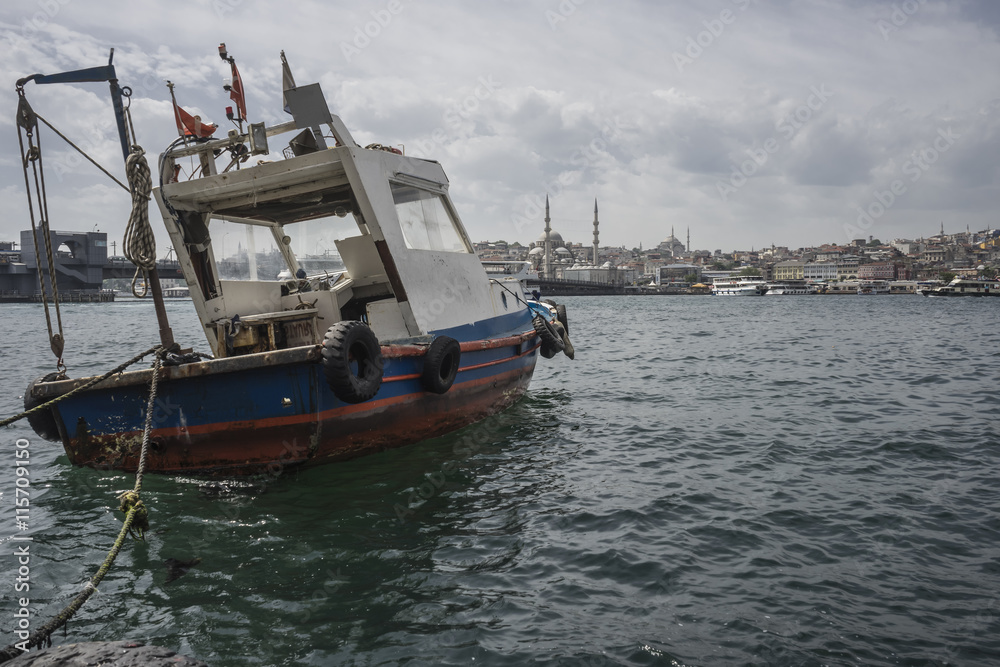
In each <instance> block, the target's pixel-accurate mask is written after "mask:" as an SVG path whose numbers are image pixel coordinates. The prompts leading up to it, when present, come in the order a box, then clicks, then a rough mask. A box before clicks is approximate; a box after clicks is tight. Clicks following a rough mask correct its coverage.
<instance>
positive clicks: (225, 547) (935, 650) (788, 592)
mask: <svg viewBox="0 0 1000 667" xmlns="http://www.w3.org/2000/svg"><path fill="white" fill-rule="evenodd" d="M560 301H565V302H566V303H567V305H568V307H569V313H570V326H571V334H572V336H573V340H574V343H575V344H576V349H577V358H576V360H575V361H570V360H569V359H567V358H565V357H562V356H559V357H557V358H555V359H552V360H548V361H546V360H539V366H538V368H537V370H536V373H535V378H534V381H533V383H532V386H531V390H530V391H529V393H528V395H527V396H526V398H525V399H524V400H522V401H521V402H520V403H519V404H517V405H516V406H515V407H513V408H512V409H510V410H508V411H507V412H505V413H503V414H502V415H499V416H497V417H494V418H491V419H489V420H487V421H486V422H483V423H481V424H478V425H475V426H472V427H470V428H467V429H465V430H463V431H461V432H459V433H457V434H454V435H452V436H449V437H445V438H440V439H437V440H433V441H428V442H425V443H421V444H418V445H414V446H411V447H407V448H404V449H401V450H396V451H391V452H386V453H383V454H380V455H376V456H373V457H369V458H366V459H361V460H357V461H352V462H348V463H345V464H341V465H336V466H328V467H325V468H320V469H315V470H309V471H305V472H286V473H284V474H281V475H279V476H277V477H276V478H275V479H270V480H264V481H262V482H259V483H256V484H254V485H244V486H240V485H235V484H234V485H229V486H219V485H212V486H210V487H205V486H204V485H203V482H202V481H200V480H194V479H179V478H169V477H158V476H149V477H146V480H145V483H144V491H145V497H146V501H147V504H148V505H149V506H150V507H151V517H150V518H151V522H152V525H153V531H152V534H151V535H149V537H148V539H147V541H146V542H145V543H135V544H130V545H129V546H127V547H126V549H125V550H123V552H122V554H121V556H120V557H119V559H118V564H117V566H116V567H115V569H113V570H112V572H111V574H110V575H109V576H108V577H107V579H105V581H104V583H103V584H102V586H101V587H100V593H99V594H98V595H97V596H95V597H94V598H93V599H91V601H90V602H88V604H87V605H86V606H85V607H84V609H83V610H82V611H81V612H80V613H79V615H78V617H77V620H74V621H73V622H72V623H71V625H70V630H69V636H68V637H67V638H66V639H63V638H61V637H57V641H58V642H65V641H87V640H94V639H104V640H111V639H124V638H129V639H137V640H142V641H145V642H147V643H156V644H160V645H164V646H168V647H170V648H173V649H175V650H178V651H180V652H182V653H185V654H188V655H192V656H195V657H198V658H201V659H203V660H206V661H207V662H209V663H210V664H212V665H215V666H218V667H222V666H236V665H341V664H342V665H439V664H440V665H469V664H483V665H524V664H529V663H531V664H535V663H539V664H555V665H674V664H681V665H938V664H956V665H995V664H1000V639H998V637H1000V620H998V619H1000V481H998V479H1000V434H998V427H997V416H998V415H997V404H998V401H1000V390H998V386H997V380H998V369H1000V332H998V323H1000V299H996V300H993V299H983V300H979V299H968V300H965V299H955V300H949V299H925V298H922V297H911V296H891V297H878V298H874V297H853V296H846V297H788V298H761V299H724V298H711V297H631V298H628V297H591V298H577V299H560ZM169 309H170V313H171V316H172V319H173V327H174V332H175V334H176V335H177V337H178V338H179V339H181V340H184V341H186V342H188V343H192V342H193V343H195V344H196V346H197V347H198V348H199V349H201V350H203V351H204V350H205V349H206V346H205V344H204V341H203V339H201V338H200V337H199V334H198V330H197V324H196V322H195V318H194V314H193V309H192V307H191V305H190V303H184V302H175V303H170V304H169ZM0 315H2V317H0V335H2V341H3V342H2V347H0V368H2V373H3V375H2V377H3V380H4V382H3V387H4V389H3V392H2V395H0V413H2V414H4V415H9V414H12V413H14V412H16V411H18V409H19V407H20V396H21V395H22V394H23V390H24V387H25V386H26V385H27V383H28V382H29V381H30V380H31V379H32V378H34V377H36V376H38V375H41V374H42V373H44V372H48V371H49V370H51V368H50V367H51V361H50V360H51V353H50V352H49V351H48V346H47V344H46V342H45V336H44V319H43V317H42V314H41V310H40V307H39V306H27V305H24V306H22V305H2V306H0ZM63 320H64V323H65V324H66V337H67V340H68V343H67V350H66V361H67V365H68V366H69V369H70V373H71V374H72V375H74V376H81V375H86V374H91V373H95V372H100V371H104V370H107V369H110V368H111V367H113V366H114V365H116V364H117V363H118V362H119V361H121V360H124V359H127V358H128V357H130V356H131V355H133V354H135V353H136V352H138V351H141V350H143V349H146V348H148V347H150V346H151V345H153V344H154V343H155V342H156V327H155V323H154V320H153V317H152V313H151V306H150V305H149V304H148V303H142V302H119V303H115V304H104V305H98V304H79V305H76V304H72V305H67V306H64V309H63ZM0 437H2V445H3V448H4V449H3V451H5V452H7V454H8V456H6V457H3V459H2V460H4V461H6V463H5V464H4V465H3V466H2V468H0V491H2V492H3V495H2V496H0V501H2V507H3V513H2V516H3V517H5V518H4V519H2V522H3V523H2V524H0V528H2V529H0V540H2V541H3V545H2V546H0V563H2V566H0V572H6V573H8V575H7V576H6V577H5V578H4V581H0V595H2V601H0V604H2V607H3V608H2V609H0V631H2V632H3V640H4V643H5V644H6V643H9V642H10V641H11V640H12V639H13V635H12V634H11V628H12V626H13V620H14V619H13V616H12V613H13V610H14V601H13V598H14V591H13V572H14V569H15V562H14V558H13V556H12V555H11V553H12V547H13V542H10V541H9V540H10V537H9V536H10V535H13V534H14V532H15V528H14V521H13V517H14V510H13V497H12V496H13V491H14V476H13V470H14V468H13V459H12V458H11V456H10V452H11V451H12V450H13V448H14V442H15V440H16V439H17V438H19V437H24V438H27V439H29V440H30V442H31V445H30V451H31V461H32V464H31V465H32V472H33V476H32V478H31V479H32V492H33V495H32V498H31V503H32V505H31V529H30V531H29V534H30V535H32V536H33V538H34V541H33V543H32V546H31V550H32V562H31V576H32V583H31V606H32V610H33V611H34V612H35V613H36V614H37V615H38V618H36V619H35V620H34V622H35V623H36V624H38V625H40V624H41V623H42V622H43V620H47V619H48V618H49V617H50V616H51V615H52V614H54V613H55V612H56V611H57V610H58V609H60V608H61V607H62V605H64V604H65V603H66V601H67V600H68V599H69V597H70V596H72V595H73V594H74V593H75V592H76V591H78V590H80V588H81V587H82V585H83V583H84V582H85V581H86V580H87V579H88V578H89V577H90V576H91V574H92V573H93V572H94V571H95V570H96V568H97V567H98V566H99V564H100V563H101V561H102V560H103V559H104V556H105V554H106V552H107V549H108V548H109V547H110V545H111V543H112V541H113V539H114V536H115V535H116V534H117V531H118V528H119V526H120V521H121V514H120V513H118V512H116V511H115V508H116V506H117V502H116V500H115V496H116V494H117V493H119V492H120V491H122V490H124V489H126V488H129V487H131V485H132V483H133V480H132V478H131V477H130V476H127V475H124V474H115V473H107V472H98V471H92V470H81V469H75V468H73V467H71V466H70V465H69V463H68V461H67V459H66V457H65V455H64V454H63V453H62V451H61V447H60V446H58V445H54V444H52V443H46V442H44V441H41V440H40V439H38V438H37V437H36V436H35V435H34V434H33V433H32V432H31V431H30V428H29V427H28V426H27V425H26V424H22V423H18V424H16V425H15V426H13V427H10V428H7V429H4V430H0ZM196 557H197V558H201V559H202V560H201V562H200V563H199V564H197V565H196V566H195V567H193V568H192V569H190V570H189V571H188V572H187V573H186V574H184V575H183V576H181V577H180V578H178V579H176V580H175V581H171V582H169V583H168V582H167V569H166V568H165V566H164V565H163V561H164V560H166V559H168V558H175V559H180V560H189V559H193V558H196ZM4 609H9V610H10V611H9V612H5V611H4Z"/></svg>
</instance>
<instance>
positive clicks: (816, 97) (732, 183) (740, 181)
mask: <svg viewBox="0 0 1000 667" xmlns="http://www.w3.org/2000/svg"><path fill="white" fill-rule="evenodd" d="M809 90H810V94H809V96H808V97H807V98H806V101H805V103H804V104H800V105H799V106H798V107H797V108H796V109H795V111H793V112H792V113H790V114H788V115H787V116H785V117H784V118H782V119H781V120H780V121H778V123H777V124H776V125H775V126H774V127H775V130H776V131H777V134H778V135H780V136H781V137H782V138H783V139H784V142H785V143H787V142H789V141H791V140H792V139H793V138H795V135H796V134H798V132H799V130H801V129H802V128H803V127H804V126H805V124H806V123H808V122H809V121H810V120H812V118H813V116H814V115H815V114H816V113H817V112H819V111H820V110H821V109H822V108H823V106H824V105H825V104H826V103H827V102H828V101H829V99H830V98H831V97H833V95H834V93H833V91H831V90H829V89H827V87H826V84H825V83H823V84H820V85H819V87H817V86H811V87H810V88H809ZM781 146H782V143H781V142H780V141H779V140H778V136H777V135H772V136H770V137H768V138H767V139H765V140H764V142H763V144H761V146H760V147H759V148H748V149H746V154H747V155H748V156H749V157H748V159H746V160H744V161H743V162H741V163H740V164H738V165H737V164H734V165H733V169H732V172H731V173H730V175H729V181H728V182H726V181H716V182H715V188H716V190H718V192H719V197H720V198H721V199H722V201H724V202H726V201H729V196H730V195H732V194H734V193H735V192H736V191H737V190H739V189H740V188H742V187H743V186H744V185H746V184H747V183H748V182H749V180H750V179H751V178H753V177H754V175H756V174H757V172H758V171H760V170H761V169H762V168H763V167H764V166H765V165H766V164H767V163H768V162H769V161H770V159H771V156H773V155H775V154H776V153H778V151H780V150H781Z"/></svg>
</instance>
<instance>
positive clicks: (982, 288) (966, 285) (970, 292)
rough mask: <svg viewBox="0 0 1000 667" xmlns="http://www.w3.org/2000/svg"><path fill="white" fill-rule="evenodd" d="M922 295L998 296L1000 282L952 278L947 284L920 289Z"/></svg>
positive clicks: (999, 293)
mask: <svg viewBox="0 0 1000 667" xmlns="http://www.w3.org/2000/svg"><path fill="white" fill-rule="evenodd" d="M920 293H921V294H923V295H924V296H933V297H937V296H973V297H975V296H1000V282H998V281H996V280H970V279H969V278H954V279H953V280H952V281H951V282H950V283H948V284H947V285H938V286H936V287H926V288H924V289H921V290H920Z"/></svg>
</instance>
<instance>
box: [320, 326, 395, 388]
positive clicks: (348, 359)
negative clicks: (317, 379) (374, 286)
mask: <svg viewBox="0 0 1000 667" xmlns="http://www.w3.org/2000/svg"><path fill="white" fill-rule="evenodd" d="M382 368H383V362H382V348H381V346H380V345H379V343H378V338H376V337H375V333H374V332H373V331H372V330H371V328H370V327H369V326H368V325H367V324H365V323H364V322H361V321H359V320H348V321H345V322H337V323H336V324H334V325H333V326H332V327H330V328H329V329H327V330H326V335H325V336H324V337H323V374H324V375H325V376H326V382H327V384H328V385H329V386H330V390H331V391H333V393H334V395H335V396H336V397H337V398H339V399H340V400H342V401H344V402H345V403H362V402H364V401H367V400H369V399H371V398H373V397H374V396H375V394H377V393H378V390H379V387H381V386H382Z"/></svg>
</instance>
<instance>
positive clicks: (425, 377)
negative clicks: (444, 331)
mask: <svg viewBox="0 0 1000 667" xmlns="http://www.w3.org/2000/svg"><path fill="white" fill-rule="evenodd" d="M461 360H462V346H461V345H459V343H458V341H457V340H455V339H454V338H449V337H448V336H438V337H436V338H435V339H434V340H433V341H431V344H430V346H429V347H428V348H427V354H426V355H425V356H424V372H423V373H422V374H421V376H420V383H421V384H422V385H423V386H424V389H426V390H427V391H429V392H431V393H432V394H444V393H446V392H447V391H448V390H449V389H451V385H452V384H454V383H455V376H456V375H457V374H458V366H459V363H460V362H461Z"/></svg>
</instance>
